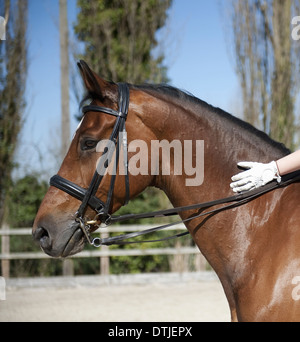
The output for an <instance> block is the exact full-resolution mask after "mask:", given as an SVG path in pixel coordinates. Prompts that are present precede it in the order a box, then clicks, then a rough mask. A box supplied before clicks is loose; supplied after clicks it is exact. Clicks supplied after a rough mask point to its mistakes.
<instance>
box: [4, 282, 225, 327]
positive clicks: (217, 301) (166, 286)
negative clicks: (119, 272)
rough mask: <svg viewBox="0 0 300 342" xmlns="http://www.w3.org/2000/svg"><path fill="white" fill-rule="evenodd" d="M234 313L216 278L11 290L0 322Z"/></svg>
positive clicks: (204, 317) (183, 318)
mask: <svg viewBox="0 0 300 342" xmlns="http://www.w3.org/2000/svg"><path fill="white" fill-rule="evenodd" d="M229 320H230V313H229V309H228V304H227V301H226V298H225V295H224V292H223V289H222V287H221V285H220V283H219V281H218V280H209V281H189V282H177V283H154V284H140V285H101V286H98V287H86V286H76V287H71V288H60V287H52V288H51V287H50V288H47V287H44V288H34V287H30V288H11V289H7V291H6V300H5V301H0V322H7V321H19V322H20V321H22V322H33V321H35V322H36V321H43V322H45V321H46V322H47V321H64V322H65V321H69V322H70V321H71V322H74V321H97V322H201V321H202V322H203V321H204V322H220V321H229Z"/></svg>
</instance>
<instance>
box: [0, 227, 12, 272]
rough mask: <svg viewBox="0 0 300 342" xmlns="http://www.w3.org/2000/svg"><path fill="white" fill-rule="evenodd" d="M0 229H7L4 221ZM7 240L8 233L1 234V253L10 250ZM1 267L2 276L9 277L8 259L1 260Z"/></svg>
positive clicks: (7, 252) (8, 240) (8, 239)
mask: <svg viewBox="0 0 300 342" xmlns="http://www.w3.org/2000/svg"><path fill="white" fill-rule="evenodd" d="M2 229H3V230H8V229H9V225H8V224H6V223H3V224H2ZM9 242H10V238H9V235H3V236H2V238H1V253H3V254H9V252H10V247H9ZM1 268H2V276H3V277H4V278H6V279H7V278H9V269H10V264H9V260H1Z"/></svg>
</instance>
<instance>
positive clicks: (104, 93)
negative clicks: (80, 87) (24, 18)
mask: <svg viewBox="0 0 300 342" xmlns="http://www.w3.org/2000/svg"><path fill="white" fill-rule="evenodd" d="M77 66H78V68H79V70H80V73H81V77H82V80H83V82H84V85H85V87H86V89H87V91H88V92H91V93H95V94H97V95H98V96H99V97H100V98H102V99H104V98H107V97H108V98H110V99H111V100H112V101H114V100H115V96H116V94H115V93H116V89H117V87H116V85H115V84H114V83H110V82H107V81H105V80H104V79H102V78H100V77H99V76H98V75H97V74H96V73H95V72H94V71H93V70H92V69H91V68H90V67H89V66H88V64H87V63H86V62H85V61H83V60H80V61H79V62H78V63H77Z"/></svg>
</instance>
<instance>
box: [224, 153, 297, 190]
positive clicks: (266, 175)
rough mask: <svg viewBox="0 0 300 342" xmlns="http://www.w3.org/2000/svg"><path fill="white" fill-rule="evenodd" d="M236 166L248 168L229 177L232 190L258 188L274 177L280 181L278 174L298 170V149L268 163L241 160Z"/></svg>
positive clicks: (281, 174)
mask: <svg viewBox="0 0 300 342" xmlns="http://www.w3.org/2000/svg"><path fill="white" fill-rule="evenodd" d="M238 166H240V167H242V168H245V169H248V170H247V171H244V172H241V173H238V174H237V175H235V176H233V177H232V178H231V179H232V183H231V184H230V187H231V188H232V190H233V191H234V192H243V191H248V190H252V189H255V188H259V187H260V186H263V185H265V184H267V183H269V182H271V181H272V180H274V179H276V180H277V182H278V183H280V181H281V177H280V176H283V175H286V174H288V173H291V172H294V171H297V170H300V150H298V151H296V152H294V153H291V154H289V155H288V156H285V157H283V158H281V159H278V160H277V161H272V162H270V163H268V164H263V163H254V162H241V163H238Z"/></svg>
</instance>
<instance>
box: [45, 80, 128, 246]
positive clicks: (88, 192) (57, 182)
mask: <svg viewBox="0 0 300 342" xmlns="http://www.w3.org/2000/svg"><path fill="white" fill-rule="evenodd" d="M118 95H119V103H118V111H115V110H113V109H111V108H106V107H101V106H96V105H89V106H85V107H83V109H82V112H83V115H84V114H85V113H87V112H99V113H105V114H108V115H113V116H115V117H116V118H117V120H116V122H115V125H114V128H113V130H112V133H111V135H110V138H109V142H111V143H112V144H113V146H114V147H115V148H114V149H111V148H110V147H111V146H112V145H111V144H108V146H107V147H106V148H105V149H104V152H103V154H102V157H101V158H105V161H103V160H101V158H100V160H99V163H98V164H100V165H103V166H104V169H107V168H108V166H109V162H108V161H110V160H111V158H112V156H113V154H114V152H116V153H115V161H114V163H115V170H116V169H117V167H118V164H119V156H120V144H122V147H123V151H124V169H125V189H126V197H125V202H124V205H126V204H127V203H128V201H129V198H130V189H129V176H128V157H127V132H126V127H125V122H126V119H127V114H128V107H129V88H128V85H127V84H126V83H118ZM119 139H121V140H122V141H119ZM104 174H105V170H102V172H99V170H98V167H97V168H96V170H95V173H94V175H93V178H92V180H91V183H90V185H89V187H88V188H87V189H84V188H82V187H80V186H78V185H76V184H75V183H73V182H71V181H69V180H67V179H65V178H63V177H61V176H59V175H55V176H53V177H52V178H51V179H50V185H52V186H55V187H56V188H58V189H60V190H62V191H64V192H66V193H67V194H69V195H71V196H73V197H75V198H77V199H78V200H80V201H81V204H80V207H79V208H78V210H77V212H76V221H77V222H78V223H79V225H80V228H81V229H82V231H83V233H84V235H85V236H86V238H87V240H88V242H89V243H91V244H92V245H97V246H98V243H97V241H98V239H94V240H92V241H91V239H90V232H89V231H90V226H91V225H92V224H95V223H96V222H97V220H100V221H101V222H103V223H105V224H106V225H108V224H109V222H110V218H111V215H110V210H111V204H112V197H113V192H114V188H115V181H116V174H115V173H113V174H112V176H111V181H110V187H109V190H108V194H107V199H106V202H105V203H104V202H103V201H101V200H100V199H99V198H97V197H96V193H97V191H98V189H99V187H100V185H101V182H102V179H103V177H104ZM88 206H89V207H90V208H92V209H93V210H95V211H96V213H97V217H96V218H95V219H94V220H93V221H87V220H86V219H85V216H84V215H85V212H86V209H87V207H88Z"/></svg>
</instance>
